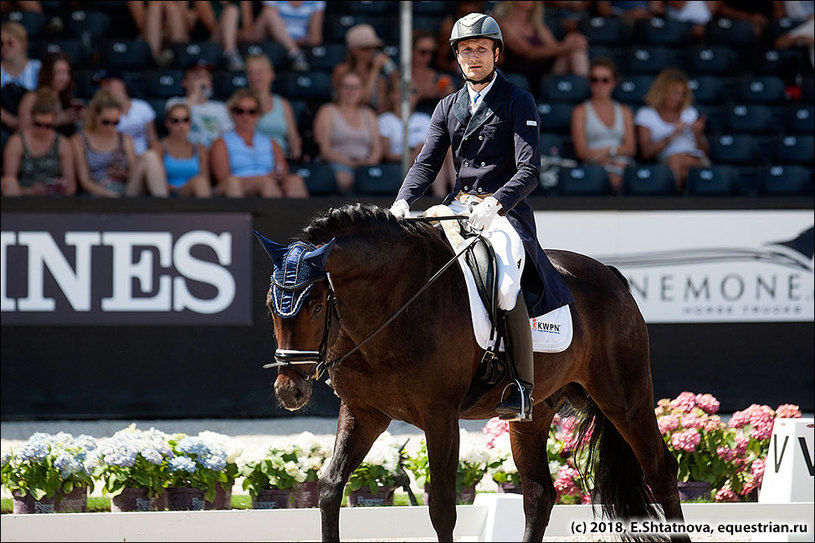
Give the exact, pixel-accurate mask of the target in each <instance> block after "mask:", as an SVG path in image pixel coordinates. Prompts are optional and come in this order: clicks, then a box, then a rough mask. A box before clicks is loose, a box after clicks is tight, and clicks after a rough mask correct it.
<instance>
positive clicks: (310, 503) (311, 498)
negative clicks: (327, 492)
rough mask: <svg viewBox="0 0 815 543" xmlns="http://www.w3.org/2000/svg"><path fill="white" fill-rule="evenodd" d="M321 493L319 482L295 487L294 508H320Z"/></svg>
mask: <svg viewBox="0 0 815 543" xmlns="http://www.w3.org/2000/svg"><path fill="white" fill-rule="evenodd" d="M319 505H320V492H319V490H318V489H317V481H308V482H305V483H300V484H299V485H297V486H295V487H294V507H297V508H301V507H319Z"/></svg>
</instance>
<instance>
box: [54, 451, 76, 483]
mask: <svg viewBox="0 0 815 543" xmlns="http://www.w3.org/2000/svg"><path fill="white" fill-rule="evenodd" d="M54 467H55V468H57V469H58V470H59V473H60V475H61V476H62V477H63V478H68V477H70V476H71V475H73V474H74V473H78V472H79V470H80V469H82V465H81V464H80V463H79V462H77V460H76V458H74V457H73V456H71V455H70V454H69V453H67V452H64V451H63V452H62V453H60V455H59V456H58V457H57V459H56V460H54Z"/></svg>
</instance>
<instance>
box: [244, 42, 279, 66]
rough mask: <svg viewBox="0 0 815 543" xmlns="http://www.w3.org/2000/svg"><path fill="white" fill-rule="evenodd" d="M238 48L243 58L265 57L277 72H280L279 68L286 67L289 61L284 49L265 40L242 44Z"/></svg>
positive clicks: (275, 43)
mask: <svg viewBox="0 0 815 543" xmlns="http://www.w3.org/2000/svg"><path fill="white" fill-rule="evenodd" d="M238 48H239V49H240V50H241V53H242V54H243V57H244V58H246V57H249V56H252V55H266V56H267V57H269V60H270V61H271V62H272V65H273V66H274V67H275V69H277V70H278V71H280V69H281V68H284V67H285V68H287V67H288V62H289V61H288V57H287V55H286V48H285V47H283V46H282V45H280V44H279V43H277V42H275V41H272V40H266V41H264V42H260V43H248V44H247V43H244V44H241V45H240V46H239V47H238Z"/></svg>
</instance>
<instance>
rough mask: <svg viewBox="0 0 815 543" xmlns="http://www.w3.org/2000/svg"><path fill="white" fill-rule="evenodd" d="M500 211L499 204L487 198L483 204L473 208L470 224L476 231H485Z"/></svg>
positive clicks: (493, 199)
mask: <svg viewBox="0 0 815 543" xmlns="http://www.w3.org/2000/svg"><path fill="white" fill-rule="evenodd" d="M500 209H501V204H499V203H498V200H496V199H495V198H493V197H492V196H487V197H486V198H484V201H483V202H481V203H480V204H478V205H477V206H474V207H473V211H472V212H471V213H470V224H471V225H472V226H473V228H475V229H476V230H486V229H487V228H489V226H490V224H492V220H493V219H494V218H495V216H496V215H497V214H498V211H499V210H500Z"/></svg>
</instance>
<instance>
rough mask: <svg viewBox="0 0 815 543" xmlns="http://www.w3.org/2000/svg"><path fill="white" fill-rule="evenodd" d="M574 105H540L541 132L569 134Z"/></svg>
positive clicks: (555, 103) (553, 103) (552, 103)
mask: <svg viewBox="0 0 815 543" xmlns="http://www.w3.org/2000/svg"><path fill="white" fill-rule="evenodd" d="M572 108H573V105H572V104H565V103H563V104H561V103H557V102H551V103H550V102H544V103H539V104H538V115H539V116H540V121H541V130H542V131H545V132H557V133H560V134H568V133H569V132H570V131H571V123H572Z"/></svg>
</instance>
